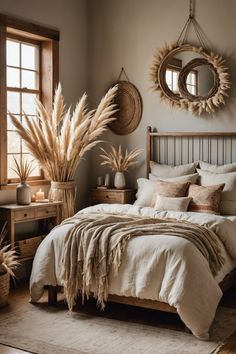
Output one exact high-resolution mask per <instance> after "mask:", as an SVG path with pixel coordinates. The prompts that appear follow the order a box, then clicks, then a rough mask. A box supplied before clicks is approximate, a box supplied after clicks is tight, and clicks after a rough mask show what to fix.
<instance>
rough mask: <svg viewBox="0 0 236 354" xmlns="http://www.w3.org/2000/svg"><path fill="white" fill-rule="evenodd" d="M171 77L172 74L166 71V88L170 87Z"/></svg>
mask: <svg viewBox="0 0 236 354" xmlns="http://www.w3.org/2000/svg"><path fill="white" fill-rule="evenodd" d="M171 76H172V73H171V71H170V70H168V69H167V70H166V83H167V85H168V86H170V85H171Z"/></svg>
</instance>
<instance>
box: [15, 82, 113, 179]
mask: <svg viewBox="0 0 236 354" xmlns="http://www.w3.org/2000/svg"><path fill="white" fill-rule="evenodd" d="M116 92H117V86H114V87H113V88H111V89H110V90H109V91H108V92H107V94H106V95H105V96H104V97H103V98H102V100H101V102H100V103H99V105H98V107H97V110H90V111H89V110H88V108H87V95H86V94H84V95H83V96H82V97H81V99H80V100H79V102H78V103H77V105H76V108H75V110H74V112H73V113H71V108H69V109H67V110H66V109H65V105H64V99H63V95H62V89H61V85H60V84H59V85H58V88H57V90H56V93H55V97H54V105H53V111H52V113H51V114H50V113H49V112H47V110H46V109H45V107H44V106H43V105H42V103H41V102H40V101H39V100H37V99H36V109H37V117H38V119H31V118H29V117H28V116H27V115H26V114H24V117H25V122H26V127H24V126H23V124H22V123H21V122H20V121H19V119H18V118H16V117H15V116H14V115H13V114H11V113H9V115H10V117H11V120H12V123H13V125H14V126H15V128H16V131H17V133H18V134H19V135H20V137H21V138H22V139H23V140H24V141H25V144H26V146H27V148H28V149H29V151H30V152H31V154H32V155H33V156H34V157H35V158H36V159H37V160H38V161H39V162H40V165H41V167H42V168H43V170H45V172H46V174H47V176H48V177H49V178H50V179H51V180H52V181H56V182H67V181H71V180H73V179H74V175H75V171H76V168H77V166H78V163H79V161H80V160H81V158H82V156H84V154H85V153H86V152H87V151H88V150H90V149H92V148H93V147H94V146H95V145H96V144H97V143H98V142H99V140H98V137H99V136H100V135H101V134H102V133H103V132H104V131H105V130H106V128H107V124H108V123H110V122H111V121H112V120H114V119H115V118H114V113H115V112H116V109H115V104H113V103H112V102H113V99H114V96H115V94H116Z"/></svg>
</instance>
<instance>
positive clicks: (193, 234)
mask: <svg viewBox="0 0 236 354" xmlns="http://www.w3.org/2000/svg"><path fill="white" fill-rule="evenodd" d="M63 224H73V227H72V228H71V229H70V231H69V232H68V234H67V235H66V238H65V242H64V246H63V258H62V259H63V261H62V274H61V279H62V283H63V285H64V291H65V297H66V300H67V303H68V306H69V309H70V310H72V308H73V306H74V304H75V299H76V297H77V296H78V294H82V298H84V296H87V297H88V296H89V295H90V294H91V291H93V294H94V297H95V298H97V302H98V305H99V306H100V307H101V308H102V309H103V308H104V307H105V302H106V300H107V298H108V288H109V284H108V278H109V273H110V271H111V270H112V271H113V272H114V273H113V274H115V272H117V271H118V269H119V266H120V264H121V262H122V254H123V251H124V248H125V246H126V244H127V241H128V240H129V239H130V238H132V237H137V236H145V235H156V236H157V237H158V236H159V235H167V236H177V237H181V238H184V239H186V240H188V241H190V242H192V243H193V244H194V245H195V246H196V247H197V248H198V250H199V251H200V252H201V253H202V254H203V256H204V257H205V258H206V259H207V261H208V262H209V266H210V269H211V271H212V274H213V275H216V274H217V273H218V271H219V270H220V268H221V266H222V264H223V263H224V259H223V257H222V256H221V253H220V244H219V240H218V237H217V235H216V234H215V233H214V232H213V231H212V230H210V229H208V228H206V227H204V226H200V225H197V224H194V223H190V222H188V221H184V220H176V219H160V218H144V217H125V216H119V215H113V214H105V215H104V214H86V217H85V215H82V214H77V215H75V216H74V217H72V218H70V219H67V220H65V221H64V222H63Z"/></svg>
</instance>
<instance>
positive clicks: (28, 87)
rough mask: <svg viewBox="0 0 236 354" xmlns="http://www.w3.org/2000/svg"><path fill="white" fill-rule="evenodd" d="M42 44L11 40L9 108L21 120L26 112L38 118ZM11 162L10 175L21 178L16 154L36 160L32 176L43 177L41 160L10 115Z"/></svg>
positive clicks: (9, 148) (8, 129) (8, 157)
mask: <svg viewBox="0 0 236 354" xmlns="http://www.w3.org/2000/svg"><path fill="white" fill-rule="evenodd" d="M39 58H40V45H39V44H37V43H33V41H32V43H28V42H25V40H24V41H21V40H18V39H12V38H8V40H7V110H8V111H10V112H11V113H13V114H14V115H15V116H16V117H18V118H19V120H21V121H22V120H23V122H24V117H23V112H25V113H26V114H27V115H28V116H29V118H31V119H37V118H36V111H35V104H34V97H35V96H36V97H40V60H39ZM7 141H8V144H7V145H8V146H7V162H8V178H9V179H15V178H17V176H16V174H15V173H14V171H12V169H11V167H13V165H14V162H13V156H15V157H16V158H17V159H20V158H21V157H23V158H24V159H27V160H29V161H32V165H33V167H34V169H33V171H32V173H31V177H40V175H41V173H40V168H39V164H38V162H37V161H36V160H35V159H34V158H33V156H32V155H30V153H29V151H28V150H27V147H26V146H25V144H24V142H23V141H22V139H20V138H19V136H18V135H17V133H16V132H15V131H14V126H13V125H12V124H11V120H10V117H8V118H7Z"/></svg>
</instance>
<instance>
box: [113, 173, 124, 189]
mask: <svg viewBox="0 0 236 354" xmlns="http://www.w3.org/2000/svg"><path fill="white" fill-rule="evenodd" d="M114 186H115V188H116V189H124V188H125V175H124V173H123V172H116V174H115V179H114Z"/></svg>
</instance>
